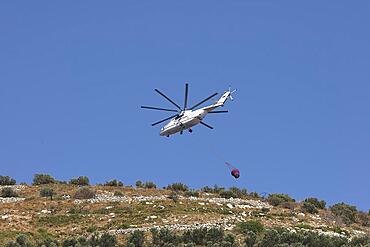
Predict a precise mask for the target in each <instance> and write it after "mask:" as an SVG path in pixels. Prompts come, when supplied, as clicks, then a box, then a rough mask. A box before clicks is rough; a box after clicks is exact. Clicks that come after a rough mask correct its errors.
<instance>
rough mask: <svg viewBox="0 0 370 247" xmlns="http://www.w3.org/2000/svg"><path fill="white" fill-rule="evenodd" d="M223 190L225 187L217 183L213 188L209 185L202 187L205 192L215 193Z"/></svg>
mask: <svg viewBox="0 0 370 247" xmlns="http://www.w3.org/2000/svg"><path fill="white" fill-rule="evenodd" d="M223 190H225V188H223V187H219V186H218V185H217V184H215V185H214V186H213V188H211V187H209V186H204V187H203V188H201V191H203V192H205V193H214V194H218V193H220V192H221V191H223Z"/></svg>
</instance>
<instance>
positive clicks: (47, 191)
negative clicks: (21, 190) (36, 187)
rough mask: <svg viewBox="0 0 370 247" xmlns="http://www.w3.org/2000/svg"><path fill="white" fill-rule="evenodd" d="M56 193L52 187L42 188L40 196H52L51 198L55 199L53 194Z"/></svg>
mask: <svg viewBox="0 0 370 247" xmlns="http://www.w3.org/2000/svg"><path fill="white" fill-rule="evenodd" d="M54 195H55V192H54V190H53V189H52V188H42V189H41V190H40V196H42V197H50V200H53V196H54Z"/></svg>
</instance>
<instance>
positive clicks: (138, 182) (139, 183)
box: [135, 180, 144, 188]
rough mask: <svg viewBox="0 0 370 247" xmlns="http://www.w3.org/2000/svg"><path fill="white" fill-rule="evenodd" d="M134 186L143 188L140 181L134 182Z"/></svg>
mask: <svg viewBox="0 0 370 247" xmlns="http://www.w3.org/2000/svg"><path fill="white" fill-rule="evenodd" d="M135 186H136V187H137V188H143V187H144V185H143V182H141V181H140V180H137V181H136V183H135Z"/></svg>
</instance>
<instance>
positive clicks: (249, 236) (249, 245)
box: [244, 231, 257, 247]
mask: <svg viewBox="0 0 370 247" xmlns="http://www.w3.org/2000/svg"><path fill="white" fill-rule="evenodd" d="M244 236H245V239H244V243H245V246H246V247H253V246H254V244H255V243H256V240H257V234H256V233H254V232H251V231H248V232H246V233H244Z"/></svg>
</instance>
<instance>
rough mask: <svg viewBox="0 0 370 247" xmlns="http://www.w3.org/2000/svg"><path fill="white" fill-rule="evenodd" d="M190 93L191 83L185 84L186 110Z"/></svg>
mask: <svg viewBox="0 0 370 247" xmlns="http://www.w3.org/2000/svg"><path fill="white" fill-rule="evenodd" d="M188 93H189V84H188V83H186V84H185V103H184V111H185V110H186V107H187V106H188Z"/></svg>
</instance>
